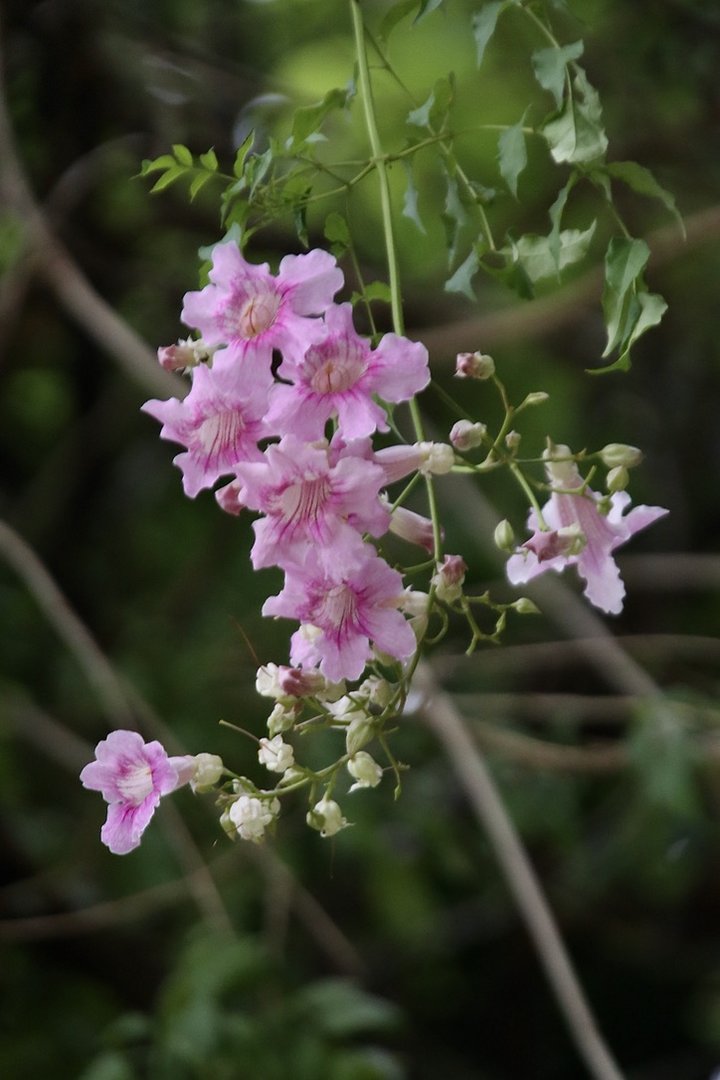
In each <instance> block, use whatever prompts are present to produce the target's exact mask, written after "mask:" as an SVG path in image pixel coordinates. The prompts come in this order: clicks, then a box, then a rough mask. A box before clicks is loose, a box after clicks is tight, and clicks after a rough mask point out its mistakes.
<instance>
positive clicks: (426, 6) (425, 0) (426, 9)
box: [413, 0, 445, 26]
mask: <svg viewBox="0 0 720 1080" xmlns="http://www.w3.org/2000/svg"><path fill="white" fill-rule="evenodd" d="M444 3H445V0H420V10H419V11H418V13H417V15H416V16H415V18H414V19H413V26H414V25H415V23H419V22H421V21H422V20H423V19H424V18H425V16H426V15H429V14H430V13H431V12H432V11H436V10H437V8H439V7H440V6H441V5H442V4H444Z"/></svg>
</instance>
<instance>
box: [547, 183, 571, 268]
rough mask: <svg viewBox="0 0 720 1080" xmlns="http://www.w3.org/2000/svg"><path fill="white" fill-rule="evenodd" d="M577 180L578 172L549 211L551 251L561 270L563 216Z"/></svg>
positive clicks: (557, 266)
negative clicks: (561, 227)
mask: <svg viewBox="0 0 720 1080" xmlns="http://www.w3.org/2000/svg"><path fill="white" fill-rule="evenodd" d="M577 180H578V175H577V173H574V172H573V173H571V174H570V177H569V178H568V181H567V183H566V184H565V186H564V187H563V188H561V189H560V191H559V192H558V194H557V198H556V199H555V202H554V203H553V204H552V206H551V207H550V210H549V211H548V215H549V217H550V221H551V223H552V229H551V230H550V235H549V236H548V241H549V246H550V253H551V254H552V256H553V259H554V260H555V267H556V269H557V270H558V271H559V270H560V226H561V224H562V216H563V213H564V212H565V206H566V203H567V201H568V196H569V194H570V192H571V191H572V189H573V188H574V187H575V184H576V183H577Z"/></svg>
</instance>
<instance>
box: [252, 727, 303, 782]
mask: <svg viewBox="0 0 720 1080" xmlns="http://www.w3.org/2000/svg"><path fill="white" fill-rule="evenodd" d="M258 761H259V762H260V764H261V765H264V766H265V768H266V769H268V771H269V772H277V773H284V772H285V770H286V769H289V768H290V766H291V765H293V764H294V763H295V755H294V753H293V748H292V746H289V745H288V743H286V742H283V738H282V735H275V736H274V738H272V739H261V740H260V749H259V750H258Z"/></svg>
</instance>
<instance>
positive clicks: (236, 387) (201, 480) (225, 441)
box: [142, 365, 268, 498]
mask: <svg viewBox="0 0 720 1080" xmlns="http://www.w3.org/2000/svg"><path fill="white" fill-rule="evenodd" d="M267 400H268V387H267V386H264V385H263V383H262V381H261V380H257V379H255V378H254V376H253V374H252V372H251V371H249V370H248V369H246V368H245V369H243V368H240V367H236V368H222V367H220V368H218V367H212V368H208V367H205V366H204V365H201V366H200V367H197V368H195V369H194V371H193V383H192V389H191V390H190V393H189V394H188V395H187V397H186V398H185V399H184V400H183V401H180V400H178V398H169V399H168V400H167V401H158V400H153V401H146V402H145V404H144V405H143V406H142V408H143V412H146V413H148V414H149V415H150V416H153V417H154V418H155V419H156V420H159V421H160V422H161V423H162V425H163V427H162V430H161V432H160V437H161V438H162V439H169V440H170V441H171V442H177V443H180V445H181V446H185V447H187V450H186V452H185V453H182V454H178V455H177V456H176V457H175V458H174V459H173V463H174V464H175V465H177V466H178V468H179V469H180V470H181V471H182V474H183V489H184V491H185V494H186V495H188V496H190V498H194V497H195V495H197V493H198V492H199V491H202V489H203V488H209V487H212V485H213V484H214V483H215V481H216V480H218V479H219V478H220V477H221V476H225V475H227V474H229V473H232V472H233V470H234V468H235V466H236V465H239V464H240V463H241V462H243V461H254V460H258V459H262V454H261V452H260V450H259V449H258V446H257V443H258V440H259V439H262V438H263V437H264V436H265V435H266V434H267V429H266V427H265V424H264V420H263V417H264V415H265V412H266V409H267Z"/></svg>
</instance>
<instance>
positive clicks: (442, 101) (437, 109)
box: [407, 72, 455, 131]
mask: <svg viewBox="0 0 720 1080" xmlns="http://www.w3.org/2000/svg"><path fill="white" fill-rule="evenodd" d="M454 98H455V76H454V75H453V74H452V72H451V73H450V74H449V75H447V76H446V77H445V76H444V77H443V78H441V79H438V80H437V82H436V83H435V85H434V86H433V88H432V93H431V94H430V97H429V98H428V99H427V101H424V102H423V104H422V105H420V106H418V108H417V109H413V110H412V111H411V112H409V113H408V117H407V122H408V124H413V125H414V126H415V127H422V128H427V129H428V130H429V131H442V129H443V127H444V125H445V121H446V120H447V116H448V112H449V111H450V106H451V105H452V103H453V100H454Z"/></svg>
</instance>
